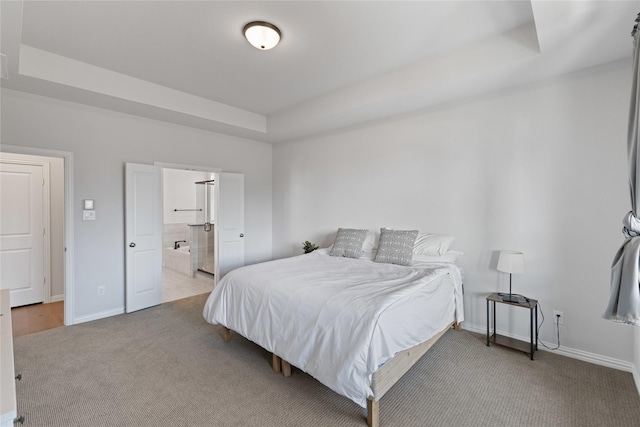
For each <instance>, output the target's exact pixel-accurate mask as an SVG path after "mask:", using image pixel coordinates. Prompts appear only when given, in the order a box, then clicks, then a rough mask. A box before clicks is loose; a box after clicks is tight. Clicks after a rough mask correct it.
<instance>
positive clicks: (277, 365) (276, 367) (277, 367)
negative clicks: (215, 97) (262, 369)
mask: <svg viewBox="0 0 640 427" xmlns="http://www.w3.org/2000/svg"><path fill="white" fill-rule="evenodd" d="M271 365H272V366H273V372H275V373H278V372H280V371H281V368H282V359H280V358H279V357H278V356H276V355H275V354H273V355H272V356H271Z"/></svg>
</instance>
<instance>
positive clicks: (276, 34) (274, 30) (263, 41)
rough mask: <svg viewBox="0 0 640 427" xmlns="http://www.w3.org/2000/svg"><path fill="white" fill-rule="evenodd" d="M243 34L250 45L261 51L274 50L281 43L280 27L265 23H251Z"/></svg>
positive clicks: (246, 26) (245, 27)
mask: <svg viewBox="0 0 640 427" xmlns="http://www.w3.org/2000/svg"><path fill="white" fill-rule="evenodd" d="M242 32H243V33H244V36H245V37H246V38H247V40H248V41H249V43H251V45H252V46H254V47H256V48H258V49H260V50H269V49H272V48H274V47H275V46H276V45H277V44H278V42H279V41H280V30H279V29H278V27H276V26H275V25H273V24H270V23H268V22H264V21H253V22H249V23H248V24H247V25H245V26H244V29H243V30H242Z"/></svg>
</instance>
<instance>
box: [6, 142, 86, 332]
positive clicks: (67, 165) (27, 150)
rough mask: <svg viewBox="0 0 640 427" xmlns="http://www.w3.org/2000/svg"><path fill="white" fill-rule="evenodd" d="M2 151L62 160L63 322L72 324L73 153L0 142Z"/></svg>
mask: <svg viewBox="0 0 640 427" xmlns="http://www.w3.org/2000/svg"><path fill="white" fill-rule="evenodd" d="M0 151H1V152H3V153H12V154H26V155H32V156H45V157H56V158H62V159H63V160H64V248H65V249H64V324H65V325H67V326H68V325H73V324H74V320H75V319H74V305H73V301H74V298H73V296H74V293H73V291H74V269H73V261H74V256H73V254H74V246H73V204H74V200H75V199H74V196H73V153H72V152H70V151H60V150H50V149H46V148H36V147H22V146H18V145H8V144H1V145H0Z"/></svg>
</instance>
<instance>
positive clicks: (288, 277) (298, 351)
mask: <svg viewBox="0 0 640 427" xmlns="http://www.w3.org/2000/svg"><path fill="white" fill-rule="evenodd" d="M462 307H463V306H462V281H461V277H460V270H459V269H458V268H457V267H456V266H455V265H454V264H451V263H449V264H447V263H441V264H433V265H432V268H425V267H404V266H398V265H392V264H380V263H375V262H373V261H369V260H362V259H351V258H339V257H331V256H329V255H327V253H326V251H322V250H319V251H315V252H312V253H310V254H306V255H301V256H297V257H293V258H286V259H281V260H277V261H271V262H266V263H262V264H255V265H251V266H247V267H243V268H239V269H237V270H234V271H231V272H230V273H228V274H227V275H226V276H225V277H224V278H223V279H222V280H221V281H220V283H219V284H218V285H217V286H216V288H215V289H214V291H213V292H212V293H211V295H210V296H209V298H208V300H207V302H206V304H205V307H204V312H203V314H204V317H205V319H206V320H207V321H208V322H209V323H211V324H221V325H224V326H226V327H228V328H230V329H232V330H234V331H236V332H238V333H240V334H241V335H243V336H245V337H246V338H248V339H249V340H251V341H253V342H255V343H257V344H259V345H260V346H262V347H263V348H265V349H266V350H268V351H270V352H272V353H274V354H276V355H278V356H280V357H282V358H283V359H284V360H286V361H288V362H289V363H291V364H292V365H294V366H296V367H298V368H300V369H302V370H303V371H305V372H307V373H309V374H310V375H312V376H313V377H315V378H316V379H317V380H319V381H320V382H322V383H323V384H325V385H326V386H327V387H329V388H331V389H332V390H334V391H336V392H337V393H340V394H341V395H343V396H346V397H348V398H349V399H351V400H353V401H354V402H356V403H358V404H359V405H360V406H362V407H365V406H366V400H367V397H369V396H372V394H373V393H372V391H371V388H370V383H371V375H372V373H373V372H374V371H375V370H377V369H378V367H379V366H381V365H382V364H384V363H385V362H386V361H387V360H389V359H390V358H391V357H393V356H394V355H395V354H396V353H397V352H399V351H402V350H405V349H407V348H410V347H412V346H414V345H416V344H419V343H421V342H423V341H426V340H428V339H429V338H431V337H432V336H434V335H435V334H436V333H437V332H439V331H441V330H442V329H443V328H444V327H445V326H446V325H447V324H449V323H450V322H452V321H453V320H456V321H458V322H462V321H463V320H464V317H463V308H462Z"/></svg>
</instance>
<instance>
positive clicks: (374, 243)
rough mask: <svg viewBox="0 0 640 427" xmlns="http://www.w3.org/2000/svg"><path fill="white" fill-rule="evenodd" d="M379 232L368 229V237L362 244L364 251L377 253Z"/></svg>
mask: <svg viewBox="0 0 640 427" xmlns="http://www.w3.org/2000/svg"><path fill="white" fill-rule="evenodd" d="M378 234H379V233H378V231H377V230H369V231H367V237H365V239H364V243H363V244H362V252H374V253H375V251H376V249H377V247H378Z"/></svg>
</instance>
